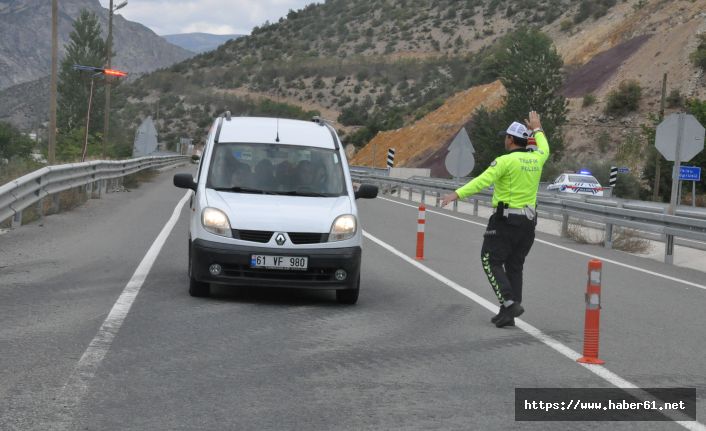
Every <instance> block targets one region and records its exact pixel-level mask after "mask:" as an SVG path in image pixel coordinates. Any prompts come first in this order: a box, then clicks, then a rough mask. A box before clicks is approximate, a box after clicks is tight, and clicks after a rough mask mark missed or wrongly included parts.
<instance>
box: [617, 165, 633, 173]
mask: <svg viewBox="0 0 706 431" xmlns="http://www.w3.org/2000/svg"><path fill="white" fill-rule="evenodd" d="M629 172H630V168H628V167H625V166H623V167H620V168H618V173H619V174H627V173H629Z"/></svg>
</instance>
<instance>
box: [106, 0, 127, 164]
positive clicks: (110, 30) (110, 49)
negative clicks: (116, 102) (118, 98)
mask: <svg viewBox="0 0 706 431" xmlns="http://www.w3.org/2000/svg"><path fill="white" fill-rule="evenodd" d="M125 6H127V1H125V2H122V3H120V4H119V5H118V6H116V7H113V0H110V4H109V5H108V40H107V43H106V45H107V46H106V50H107V52H106V56H105V57H106V65H105V68H106V69H111V68H112V65H111V63H112V59H113V13H114V12H115V11H116V10H118V9H121V8H123V7H125ZM111 79H112V77H111V76H108V75H106V77H105V112H104V113H103V147H102V153H103V154H102V155H103V158H106V146H107V142H108V132H109V131H110V86H111Z"/></svg>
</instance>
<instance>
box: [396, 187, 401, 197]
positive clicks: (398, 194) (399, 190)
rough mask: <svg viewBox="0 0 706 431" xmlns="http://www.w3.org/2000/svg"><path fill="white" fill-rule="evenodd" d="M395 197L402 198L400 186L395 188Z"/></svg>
mask: <svg viewBox="0 0 706 431" xmlns="http://www.w3.org/2000/svg"><path fill="white" fill-rule="evenodd" d="M397 197H399V198H401V197H402V184H400V186H399V187H398V188H397Z"/></svg>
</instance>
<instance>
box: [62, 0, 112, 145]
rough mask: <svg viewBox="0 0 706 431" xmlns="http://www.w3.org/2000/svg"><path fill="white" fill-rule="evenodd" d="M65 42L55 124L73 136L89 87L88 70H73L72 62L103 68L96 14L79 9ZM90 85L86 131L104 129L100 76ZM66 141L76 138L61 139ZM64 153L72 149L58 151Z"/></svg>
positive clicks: (82, 122) (84, 109) (81, 121)
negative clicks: (89, 120) (90, 103)
mask: <svg viewBox="0 0 706 431" xmlns="http://www.w3.org/2000/svg"><path fill="white" fill-rule="evenodd" d="M69 39H70V40H69V43H68V44H66V45H65V49H66V57H64V59H63V60H62V62H61V70H60V72H59V86H58V93H59V97H58V122H57V123H58V124H57V127H58V128H59V134H60V135H64V136H70V135H72V131H74V130H75V129H77V128H81V127H83V128H85V126H86V113H87V111H88V97H89V91H90V87H91V74H90V72H78V71H75V70H73V65H74V64H81V65H85V66H96V67H102V66H103V64H105V61H106V55H105V54H106V43H105V41H104V40H103V39H102V38H101V29H100V25H99V24H98V18H97V17H96V15H95V14H93V13H90V12H88V11H87V10H85V9H84V10H82V11H81V14H80V15H79V17H78V18H77V19H76V21H74V29H73V31H72V32H71V34H70V35H69ZM93 79H95V82H94V88H93V103H92V107H91V119H94V120H95V121H92V122H91V125H90V128H89V133H91V134H96V133H98V132H99V131H100V130H102V128H103V124H102V121H101V119H102V118H103V108H104V106H103V104H104V100H105V97H103V79H102V77H96V78H93ZM59 141H63V142H64V143H65V144H68V143H69V142H74V141H75V139H62V138H61V137H60V138H59ZM60 152H62V153H63V154H74V153H75V151H73V150H60Z"/></svg>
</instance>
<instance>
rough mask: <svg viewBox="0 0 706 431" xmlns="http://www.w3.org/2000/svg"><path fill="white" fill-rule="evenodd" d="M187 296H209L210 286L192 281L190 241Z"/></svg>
mask: <svg viewBox="0 0 706 431" xmlns="http://www.w3.org/2000/svg"><path fill="white" fill-rule="evenodd" d="M189 295H191V296H193V297H196V298H205V297H208V296H211V285H210V284H209V283H204V282H203V281H198V280H196V279H194V276H193V272H192V270H191V241H189Z"/></svg>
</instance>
